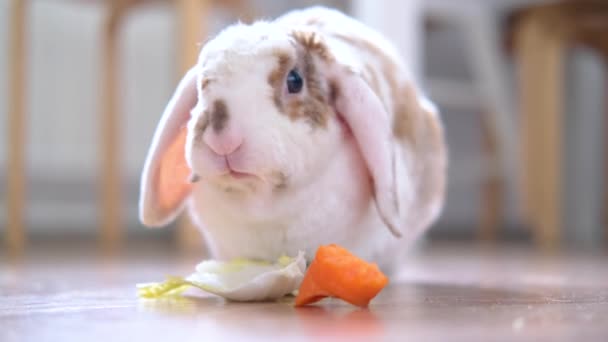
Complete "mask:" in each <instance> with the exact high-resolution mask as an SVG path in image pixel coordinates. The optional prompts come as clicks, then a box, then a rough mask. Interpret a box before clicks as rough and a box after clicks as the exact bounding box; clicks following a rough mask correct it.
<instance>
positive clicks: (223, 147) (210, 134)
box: [203, 99, 243, 156]
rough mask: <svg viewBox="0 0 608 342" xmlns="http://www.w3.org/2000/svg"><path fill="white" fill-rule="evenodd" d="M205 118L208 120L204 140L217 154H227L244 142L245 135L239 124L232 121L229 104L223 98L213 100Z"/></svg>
mask: <svg viewBox="0 0 608 342" xmlns="http://www.w3.org/2000/svg"><path fill="white" fill-rule="evenodd" d="M203 120H207V124H206V125H204V126H206V127H205V128H204V131H203V141H204V142H205V144H206V145H207V146H209V148H210V149H211V150H212V151H213V152H215V154H217V155H220V156H227V155H229V154H231V153H233V152H235V151H236V150H237V149H238V148H239V147H240V146H241V145H242V144H243V135H242V134H241V132H240V130H239V129H238V127H237V125H235V124H234V123H231V122H230V114H229V111H228V106H226V103H225V102H224V101H223V100H222V99H217V100H215V101H214V102H213V106H212V110H211V111H210V112H208V113H207V117H206V118H204V119H203Z"/></svg>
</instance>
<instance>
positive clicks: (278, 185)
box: [272, 172, 287, 191]
mask: <svg viewBox="0 0 608 342" xmlns="http://www.w3.org/2000/svg"><path fill="white" fill-rule="evenodd" d="M272 182H273V183H274V184H273V185H274V190H275V191H281V190H285V189H286V188H287V175H286V174H284V173H283V172H274V173H273V174H272Z"/></svg>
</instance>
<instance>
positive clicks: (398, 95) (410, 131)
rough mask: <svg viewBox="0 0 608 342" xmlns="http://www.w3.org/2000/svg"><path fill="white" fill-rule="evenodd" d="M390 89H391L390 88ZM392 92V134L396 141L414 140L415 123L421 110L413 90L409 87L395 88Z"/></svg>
mask: <svg viewBox="0 0 608 342" xmlns="http://www.w3.org/2000/svg"><path fill="white" fill-rule="evenodd" d="M391 89H392V87H391ZM392 91H393V94H392V96H393V99H394V101H395V102H394V104H393V110H394V111H395V113H394V115H395V116H394V117H393V134H394V135H395V136H396V137H397V138H398V139H402V140H403V139H414V138H415V134H416V132H415V130H416V127H415V124H416V123H415V121H414V120H416V118H418V117H419V116H420V114H421V113H420V111H421V108H420V106H419V105H418V99H417V98H416V94H415V92H414V89H413V88H412V87H411V86H410V85H406V86H402V87H399V86H396V90H392Z"/></svg>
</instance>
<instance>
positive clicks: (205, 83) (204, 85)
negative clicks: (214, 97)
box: [201, 78, 211, 90]
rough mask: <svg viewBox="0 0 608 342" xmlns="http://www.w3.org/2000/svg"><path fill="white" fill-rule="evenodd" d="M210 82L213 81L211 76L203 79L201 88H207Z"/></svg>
mask: <svg viewBox="0 0 608 342" xmlns="http://www.w3.org/2000/svg"><path fill="white" fill-rule="evenodd" d="M209 83H211V79H210V78H203V80H202V81H201V90H204V89H205V88H207V86H208V85H209Z"/></svg>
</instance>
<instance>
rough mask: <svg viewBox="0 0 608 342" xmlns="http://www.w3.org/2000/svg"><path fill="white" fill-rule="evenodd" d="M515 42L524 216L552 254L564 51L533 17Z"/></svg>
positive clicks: (557, 215) (557, 220) (557, 226)
mask: <svg viewBox="0 0 608 342" xmlns="http://www.w3.org/2000/svg"><path fill="white" fill-rule="evenodd" d="M517 44H518V46H517V51H518V57H519V62H520V70H519V82H520V86H519V90H520V92H521V93H520V103H521V113H522V132H523V146H524V150H523V151H522V154H523V156H524V163H523V167H524V169H525V170H524V179H525V181H524V191H525V193H526V194H527V203H526V207H527V215H528V217H529V219H530V223H531V225H532V227H533V229H534V237H535V238H536V241H537V243H538V244H539V245H540V246H541V247H542V248H543V249H545V250H552V249H554V248H556V247H557V246H558V245H559V239H560V231H561V212H562V210H561V194H562V189H561V188H562V161H561V152H562V127H561V121H562V107H563V106H562V102H561V100H562V96H561V95H562V94H561V92H562V89H563V87H562V82H563V81H562V80H563V75H562V74H563V51H562V50H563V47H562V45H561V41H560V39H559V38H558V37H556V36H555V35H552V34H551V32H550V31H549V30H547V29H546V28H545V27H544V25H543V23H542V21H541V19H538V18H535V17H534V16H532V17H528V18H526V19H524V20H523V22H522V23H520V26H519V28H518V33H517Z"/></svg>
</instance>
